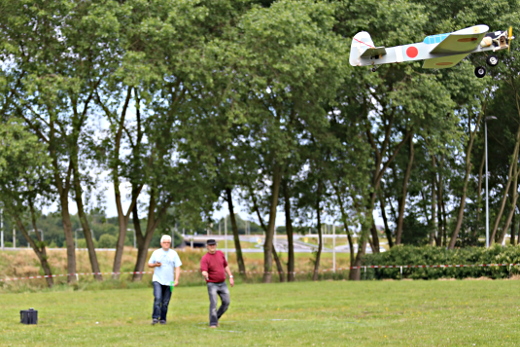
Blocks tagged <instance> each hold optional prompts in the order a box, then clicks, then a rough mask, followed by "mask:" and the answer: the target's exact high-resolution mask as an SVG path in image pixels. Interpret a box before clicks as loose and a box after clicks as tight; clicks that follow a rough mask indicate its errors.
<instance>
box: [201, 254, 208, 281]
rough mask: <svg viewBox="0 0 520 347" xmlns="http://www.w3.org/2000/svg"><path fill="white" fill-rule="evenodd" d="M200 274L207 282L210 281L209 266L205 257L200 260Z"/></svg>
mask: <svg viewBox="0 0 520 347" xmlns="http://www.w3.org/2000/svg"><path fill="white" fill-rule="evenodd" d="M200 272H201V273H202V277H204V279H205V280H206V281H208V280H209V274H208V264H207V263H206V261H205V259H204V257H202V259H201V260H200Z"/></svg>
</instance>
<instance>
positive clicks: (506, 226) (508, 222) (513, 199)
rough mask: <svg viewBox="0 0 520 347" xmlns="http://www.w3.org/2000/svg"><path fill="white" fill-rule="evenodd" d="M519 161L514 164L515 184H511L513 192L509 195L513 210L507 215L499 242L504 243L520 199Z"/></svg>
mask: <svg viewBox="0 0 520 347" xmlns="http://www.w3.org/2000/svg"><path fill="white" fill-rule="evenodd" d="M517 162H518V161H515V162H514V164H513V166H514V169H513V172H514V174H513V176H514V178H513V180H514V182H513V184H512V185H511V194H510V195H509V196H510V197H511V210H510V211H509V215H508V216H507V219H506V222H505V223H504V227H503V228H502V232H501V233H500V236H499V237H498V241H497V242H498V243H503V242H504V239H505V237H506V234H507V230H508V229H509V226H510V225H511V221H512V219H513V216H514V214H515V207H516V201H517V200H518V192H517V189H518V188H517V187H518V165H517Z"/></svg>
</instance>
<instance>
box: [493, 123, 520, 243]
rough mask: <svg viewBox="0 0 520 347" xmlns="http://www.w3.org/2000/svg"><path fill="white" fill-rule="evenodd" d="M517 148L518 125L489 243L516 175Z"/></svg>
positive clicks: (519, 134) (519, 130)
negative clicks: (505, 181)
mask: <svg viewBox="0 0 520 347" xmlns="http://www.w3.org/2000/svg"><path fill="white" fill-rule="evenodd" d="M519 149H520V126H519V127H518V129H517V131H516V142H515V149H514V151H513V155H512V156H511V161H510V164H509V171H508V175H507V183H506V186H505V187H504V194H503V195H502V201H501V204H500V210H499V211H498V213H497V216H496V218H495V223H494V225H493V232H492V233H491V236H490V237H489V243H490V245H491V244H492V243H493V242H494V241H495V236H496V233H497V230H498V225H499V224H500V220H501V219H502V215H503V214H504V210H505V207H506V202H507V196H508V193H509V190H510V189H511V184H512V181H513V180H514V181H516V176H517V175H518V174H517V173H516V171H517V170H516V164H515V163H516V162H517V161H518V152H519ZM486 174H487V173H486ZM514 187H515V190H516V189H517V188H516V187H517V186H516V185H515V186H514ZM513 206H514V205H513Z"/></svg>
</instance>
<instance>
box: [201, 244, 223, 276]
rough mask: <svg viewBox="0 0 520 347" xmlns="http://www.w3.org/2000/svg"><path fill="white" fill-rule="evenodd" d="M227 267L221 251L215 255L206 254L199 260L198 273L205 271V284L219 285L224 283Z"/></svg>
mask: <svg viewBox="0 0 520 347" xmlns="http://www.w3.org/2000/svg"><path fill="white" fill-rule="evenodd" d="M226 266H228V263H227V261H226V257H224V253H222V252H221V251H216V252H215V254H211V253H209V252H208V253H206V254H205V255H204V256H203V257H202V259H201V260H200V271H207V272H208V278H209V280H207V282H213V283H220V282H225V281H226V271H225V270H224V269H225V268H226Z"/></svg>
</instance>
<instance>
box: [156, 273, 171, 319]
mask: <svg viewBox="0 0 520 347" xmlns="http://www.w3.org/2000/svg"><path fill="white" fill-rule="evenodd" d="M152 284H153V297H154V300H153V313H152V319H159V320H166V314H167V313H168V304H169V303H170V298H171V296H172V291H171V290H170V286H163V285H162V284H160V283H159V282H152Z"/></svg>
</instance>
